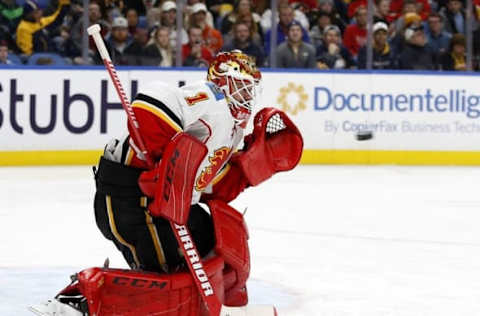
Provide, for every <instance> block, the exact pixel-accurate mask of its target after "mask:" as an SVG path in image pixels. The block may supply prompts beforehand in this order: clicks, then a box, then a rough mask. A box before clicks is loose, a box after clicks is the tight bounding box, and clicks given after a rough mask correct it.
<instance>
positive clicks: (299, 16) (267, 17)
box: [260, 0, 333, 42]
mask: <svg viewBox="0 0 480 316" xmlns="http://www.w3.org/2000/svg"><path fill="white" fill-rule="evenodd" d="M329 1H333V0H329ZM277 3H278V11H277V12H278V13H277V14H278V19H277V21H278V20H280V21H281V20H282V18H281V16H280V15H281V13H280V11H281V9H282V8H284V7H290V8H291V9H292V10H293V13H292V19H291V21H293V20H295V21H297V22H300V24H301V25H302V27H303V28H304V29H305V30H308V29H310V23H309V22H308V19H307V17H306V16H305V14H304V13H303V12H302V11H300V10H295V9H293V7H291V6H290V5H289V3H288V0H279V1H277ZM291 21H290V22H288V23H287V24H286V25H288V24H290V23H291ZM260 25H261V27H262V31H263V33H264V34H267V32H268V31H270V29H271V28H272V10H271V9H267V10H265V12H263V14H262V19H261V21H260ZM285 27H286V26H285ZM282 42H283V41H282Z"/></svg>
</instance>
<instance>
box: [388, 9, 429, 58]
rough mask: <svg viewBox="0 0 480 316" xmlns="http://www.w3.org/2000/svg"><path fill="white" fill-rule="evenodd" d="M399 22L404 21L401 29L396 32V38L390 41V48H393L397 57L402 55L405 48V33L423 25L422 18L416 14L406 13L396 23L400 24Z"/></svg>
mask: <svg viewBox="0 0 480 316" xmlns="http://www.w3.org/2000/svg"><path fill="white" fill-rule="evenodd" d="M399 20H402V21H401V24H400V25H401V28H400V29H399V30H398V31H396V32H395V36H394V37H393V38H392V39H391V40H390V47H391V48H392V50H393V52H394V55H395V56H398V55H400V53H401V52H402V51H403V48H404V47H405V31H406V30H407V29H408V28H416V27H420V26H421V25H422V19H421V18H420V15H418V14H417V13H415V12H408V13H405V14H404V15H403V16H402V17H401V18H399V19H398V20H397V21H396V22H397V23H399V22H400V21H399Z"/></svg>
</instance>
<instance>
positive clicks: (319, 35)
mask: <svg viewBox="0 0 480 316" xmlns="http://www.w3.org/2000/svg"><path fill="white" fill-rule="evenodd" d="M315 22H316V23H315V25H314V26H313V27H312V29H311V30H310V39H311V41H312V45H314V46H315V47H317V46H318V45H320V44H322V40H323V31H324V30H325V28H326V27H327V26H329V25H332V24H333V23H332V18H331V17H330V14H328V13H327V12H325V11H320V12H318V14H317V17H316V21H315Z"/></svg>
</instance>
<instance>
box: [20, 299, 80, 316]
mask: <svg viewBox="0 0 480 316" xmlns="http://www.w3.org/2000/svg"><path fill="white" fill-rule="evenodd" d="M28 309H29V310H30V311H31V312H33V313H34V314H35V315H39V316H85V315H87V314H84V313H82V312H81V311H79V310H78V309H76V308H74V307H73V306H71V305H68V304H64V303H62V302H60V301H58V300H56V299H53V300H48V302H46V303H43V304H40V305H34V306H30V307H29V308H28Z"/></svg>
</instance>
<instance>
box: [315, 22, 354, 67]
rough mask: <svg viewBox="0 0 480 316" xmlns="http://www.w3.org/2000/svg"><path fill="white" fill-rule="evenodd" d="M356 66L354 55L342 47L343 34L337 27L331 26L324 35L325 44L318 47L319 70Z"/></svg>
mask: <svg viewBox="0 0 480 316" xmlns="http://www.w3.org/2000/svg"><path fill="white" fill-rule="evenodd" d="M354 66H355V61H354V60H353V57H352V54H350V52H349V51H348V49H347V48H346V47H345V46H343V45H342V34H341V33H340V28H339V27H338V26H336V25H329V26H327V27H326V28H325V31H324V34H323V43H322V44H321V45H320V46H318V47H317V68H319V69H348V68H353V67H354Z"/></svg>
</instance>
